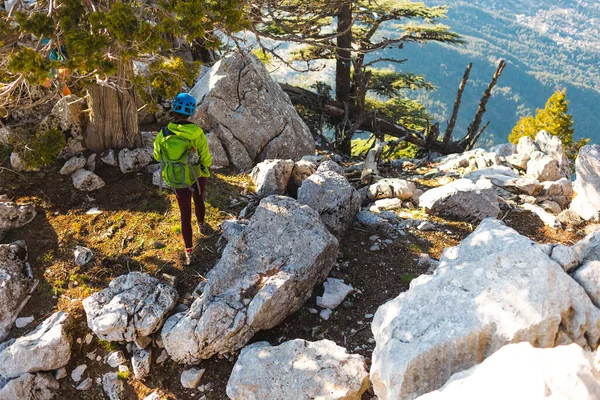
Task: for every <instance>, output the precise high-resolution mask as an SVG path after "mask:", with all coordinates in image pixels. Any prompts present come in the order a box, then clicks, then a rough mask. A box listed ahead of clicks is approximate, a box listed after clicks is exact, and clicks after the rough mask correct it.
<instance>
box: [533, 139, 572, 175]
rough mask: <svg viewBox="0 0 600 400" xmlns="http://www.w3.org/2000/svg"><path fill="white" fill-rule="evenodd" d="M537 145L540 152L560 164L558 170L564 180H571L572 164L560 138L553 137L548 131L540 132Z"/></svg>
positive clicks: (536, 140)
mask: <svg viewBox="0 0 600 400" xmlns="http://www.w3.org/2000/svg"><path fill="white" fill-rule="evenodd" d="M535 143H536V144H537V145H538V147H539V148H540V151H541V152H542V153H544V154H547V155H549V156H550V157H552V158H553V159H555V160H556V162H558V168H559V170H560V174H561V176H562V177H563V178H567V179H570V178H571V162H570V161H569V159H568V158H567V155H566V153H565V148H564V146H563V144H562V141H561V140H560V138H559V137H558V136H553V135H551V134H549V133H548V132H546V131H540V132H539V133H538V134H537V136H536V137H535Z"/></svg>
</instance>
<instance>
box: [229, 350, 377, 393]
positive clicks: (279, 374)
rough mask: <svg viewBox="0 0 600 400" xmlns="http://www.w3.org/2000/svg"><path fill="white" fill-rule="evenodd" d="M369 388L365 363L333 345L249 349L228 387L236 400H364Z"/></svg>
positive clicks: (236, 365) (232, 374) (239, 362)
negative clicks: (363, 397) (362, 398)
mask: <svg viewBox="0 0 600 400" xmlns="http://www.w3.org/2000/svg"><path fill="white" fill-rule="evenodd" d="M368 387H369V375H368V373H367V371H366V369H365V360H364V358H363V357H362V356H360V355H357V354H348V353H347V352H346V349H344V348H343V347H340V346H338V345H336V344H335V343H334V342H332V341H330V340H321V341H318V342H307V341H305V340H302V339H296V340H290V341H288V342H285V343H283V344H281V345H279V346H271V345H270V344H269V343H267V342H258V343H254V344H252V345H250V346H247V347H245V348H244V349H243V350H242V352H241V354H240V356H239V358H238V360H237V362H236V364H235V366H234V367H233V371H232V373H231V377H230V378H229V381H228V382H227V396H228V397H229V398H230V399H232V400H259V399H273V400H276V399H277V400H284V399H289V400H292V399H294V400H311V399H320V400H342V399H344V400H359V399H360V398H361V396H362V394H363V393H364V392H365V391H366V390H367V388H368Z"/></svg>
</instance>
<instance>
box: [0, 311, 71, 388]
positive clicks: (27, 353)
mask: <svg viewBox="0 0 600 400" xmlns="http://www.w3.org/2000/svg"><path fill="white" fill-rule="evenodd" d="M68 317H69V315H68V314H66V313H65V312H64V311H61V312H58V313H55V314H53V315H52V316H50V317H49V318H48V319H46V320H45V321H44V322H42V323H41V324H40V325H38V327H37V328H35V330H33V331H32V332H30V333H28V334H26V335H25V336H21V337H20V338H18V339H17V340H15V341H14V343H12V344H11V345H10V346H8V347H7V348H5V349H4V350H2V352H1V353H0V375H2V376H3V377H5V378H16V377H18V376H19V375H21V374H24V373H26V372H38V371H51V370H55V369H58V368H61V367H64V366H65V365H67V363H68V362H69V359H70V358H71V339H70V337H69V336H68V334H67V332H66V329H65V323H66V322H67V320H68Z"/></svg>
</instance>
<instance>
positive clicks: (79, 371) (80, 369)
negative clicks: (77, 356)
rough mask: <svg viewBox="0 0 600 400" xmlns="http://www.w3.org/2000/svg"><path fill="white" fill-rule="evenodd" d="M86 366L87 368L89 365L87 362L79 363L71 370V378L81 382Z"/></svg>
mask: <svg viewBox="0 0 600 400" xmlns="http://www.w3.org/2000/svg"><path fill="white" fill-rule="evenodd" d="M86 368H87V365H85V364H81V365H78V366H77V367H76V368H75V369H74V370H73V371H72V372H71V379H73V380H74V381H75V382H79V381H80V380H81V377H82V376H83V373H84V372H85V370H86Z"/></svg>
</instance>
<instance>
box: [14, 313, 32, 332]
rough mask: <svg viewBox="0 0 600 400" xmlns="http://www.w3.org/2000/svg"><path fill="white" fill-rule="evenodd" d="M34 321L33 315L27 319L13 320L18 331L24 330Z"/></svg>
mask: <svg viewBox="0 0 600 400" xmlns="http://www.w3.org/2000/svg"><path fill="white" fill-rule="evenodd" d="M33 320H34V318H33V315H32V316H29V317H23V318H17V319H16V320H15V326H16V327H17V328H19V329H21V328H25V327H26V326H27V325H29V324H30V323H32V322H33Z"/></svg>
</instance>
